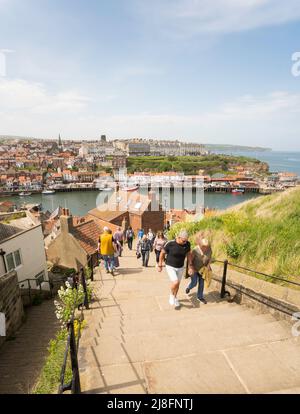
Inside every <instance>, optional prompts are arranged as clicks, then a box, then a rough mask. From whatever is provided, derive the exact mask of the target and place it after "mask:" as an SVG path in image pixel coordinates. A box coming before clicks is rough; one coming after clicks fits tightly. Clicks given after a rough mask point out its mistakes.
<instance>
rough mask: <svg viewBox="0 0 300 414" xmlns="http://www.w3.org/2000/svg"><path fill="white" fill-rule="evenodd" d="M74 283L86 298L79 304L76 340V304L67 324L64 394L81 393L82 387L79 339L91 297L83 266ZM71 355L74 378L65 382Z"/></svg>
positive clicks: (63, 366) (62, 375)
mask: <svg viewBox="0 0 300 414" xmlns="http://www.w3.org/2000/svg"><path fill="white" fill-rule="evenodd" d="M72 279H73V283H72V288H73V289H76V290H77V292H78V288H79V286H80V285H82V287H83V291H84V300H83V303H81V304H79V306H78V310H79V309H80V310H81V314H80V318H79V321H80V322H79V329H78V336H77V340H76V334H75V329H74V322H75V313H76V305H75V304H74V308H73V310H72V316H71V318H70V321H69V322H68V324H67V330H68V336H67V342H66V348H65V353H64V359H63V364H62V368H61V375H60V384H59V389H58V393H59V394H62V393H64V392H65V391H71V393H72V394H80V393H81V387H80V376H79V365H78V355H77V354H78V349H79V341H80V336H81V323H82V322H83V321H84V313H83V309H84V308H85V309H89V297H88V289H87V283H86V277H85V272H84V269H83V268H82V269H81V270H80V271H79V272H78V273H75V274H74V275H73V277H72ZM77 298H78V293H77V295H76V302H75V303H76V304H77ZM69 355H70V359H71V369H72V379H71V381H70V382H69V383H67V384H65V373H66V368H67V361H68V356H69Z"/></svg>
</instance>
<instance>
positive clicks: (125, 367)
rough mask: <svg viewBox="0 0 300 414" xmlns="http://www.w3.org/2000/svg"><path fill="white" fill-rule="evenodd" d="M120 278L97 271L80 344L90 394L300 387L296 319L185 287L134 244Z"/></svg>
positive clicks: (84, 385)
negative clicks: (172, 288)
mask: <svg viewBox="0 0 300 414" xmlns="http://www.w3.org/2000/svg"><path fill="white" fill-rule="evenodd" d="M120 264H121V268H120V270H118V272H116V275H115V276H111V275H110V274H106V273H105V271H104V270H103V268H102V267H101V268H98V269H97V270H96V272H95V281H94V289H95V295H96V298H95V300H94V301H93V303H92V304H91V306H90V310H88V311H85V316H86V320H87V327H86V328H85V329H84V330H83V335H82V339H81V341H80V349H79V367H80V378H81V387H82V391H83V392H84V393H99V394H101V393H104V394H118V393H151V394H152V393H170V394H171V393H174V394H180V393H225V394H228V393H243V394H244V393H248V394H250V393H277V392H282V393H299V392H300V341H299V339H298V338H295V337H293V336H292V333H291V325H290V324H289V323H288V322H286V321H283V320H282V321H278V320H276V319H274V317H273V316H271V315H270V314H268V313H264V314H259V313H258V312H257V311H255V310H252V309H249V308H247V307H245V306H242V305H238V304H236V303H229V302H227V301H226V300H220V296H219V292H216V291H209V292H207V295H206V299H207V301H208V304H207V305H204V304H202V303H201V304H200V303H199V302H198V301H197V300H196V292H195V291H192V292H191V293H190V294H189V295H186V294H185V288H186V286H187V283H188V281H186V280H183V281H182V284H181V286H180V291H179V300H180V302H181V305H182V306H181V308H180V309H179V310H175V309H174V308H173V307H171V306H170V305H169V303H168V299H169V280H168V278H167V275H166V273H165V269H163V272H162V273H158V272H157V270H156V269H155V263H154V254H152V255H151V259H150V264H149V267H148V268H143V267H142V266H141V261H140V260H137V259H136V257H135V253H134V251H132V252H130V251H128V249H127V248H125V251H124V257H121V258H120Z"/></svg>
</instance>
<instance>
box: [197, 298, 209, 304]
mask: <svg viewBox="0 0 300 414" xmlns="http://www.w3.org/2000/svg"><path fill="white" fill-rule="evenodd" d="M197 300H198V301H199V302H202V303H204V305H206V304H207V301H206V300H205V299H199V298H197Z"/></svg>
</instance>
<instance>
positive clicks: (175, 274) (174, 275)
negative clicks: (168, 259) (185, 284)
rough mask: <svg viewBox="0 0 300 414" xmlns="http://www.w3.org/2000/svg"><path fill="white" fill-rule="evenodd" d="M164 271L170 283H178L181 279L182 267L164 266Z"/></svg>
mask: <svg viewBox="0 0 300 414" xmlns="http://www.w3.org/2000/svg"><path fill="white" fill-rule="evenodd" d="M166 271H167V273H168V276H169V279H170V280H171V282H180V281H181V279H182V275H183V271H184V267H179V268H176V267H172V266H168V265H166Z"/></svg>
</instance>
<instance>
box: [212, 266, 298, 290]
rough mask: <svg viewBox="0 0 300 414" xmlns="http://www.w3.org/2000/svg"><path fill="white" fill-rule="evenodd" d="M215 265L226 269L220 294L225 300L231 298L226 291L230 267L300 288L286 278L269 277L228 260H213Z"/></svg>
mask: <svg viewBox="0 0 300 414" xmlns="http://www.w3.org/2000/svg"><path fill="white" fill-rule="evenodd" d="M213 263H222V264H223V265H224V267H223V276H222V286H221V293H220V295H221V298H224V297H225V296H226V295H229V296H230V293H229V292H228V291H226V280H227V271H228V266H232V267H236V268H237V269H241V270H244V271H246V272H251V273H255V274H257V275H261V276H264V277H267V278H270V279H276V280H280V281H282V282H285V283H290V284H292V285H296V286H299V287H300V283H297V282H294V281H292V280H289V279H285V278H282V277H278V276H274V275H268V274H266V273H263V272H259V271H257V270H253V269H249V268H247V267H243V266H239V265H237V264H234V263H230V262H229V261H228V260H213ZM291 277H292V276H291Z"/></svg>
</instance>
